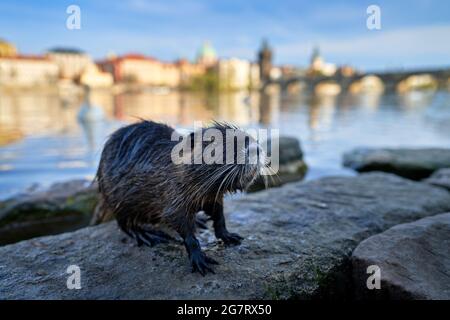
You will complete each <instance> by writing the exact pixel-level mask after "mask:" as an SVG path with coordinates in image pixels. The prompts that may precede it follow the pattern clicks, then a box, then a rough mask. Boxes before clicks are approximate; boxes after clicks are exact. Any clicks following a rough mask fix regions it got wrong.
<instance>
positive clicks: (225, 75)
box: [216, 58, 259, 90]
mask: <svg viewBox="0 0 450 320" xmlns="http://www.w3.org/2000/svg"><path fill="white" fill-rule="evenodd" d="M216 72H217V74H218V79H219V87H220V89H221V90H240V89H248V88H252V87H253V88H256V87H258V86H259V66H258V65H256V64H252V63H250V62H249V61H247V60H242V59H237V58H231V59H223V60H219V62H218V63H217V65H216Z"/></svg>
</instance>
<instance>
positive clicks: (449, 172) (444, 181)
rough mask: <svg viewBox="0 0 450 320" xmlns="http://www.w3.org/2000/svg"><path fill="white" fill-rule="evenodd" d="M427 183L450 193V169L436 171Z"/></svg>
mask: <svg viewBox="0 0 450 320" xmlns="http://www.w3.org/2000/svg"><path fill="white" fill-rule="evenodd" d="M425 182H426V183H429V184H432V185H435V186H438V187H442V188H446V189H447V190H449V191H450V168H448V169H440V170H438V171H436V172H435V173H433V174H432V175H431V177H429V178H428V179H426V180H425Z"/></svg>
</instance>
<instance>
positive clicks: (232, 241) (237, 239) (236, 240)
mask: <svg viewBox="0 0 450 320" xmlns="http://www.w3.org/2000/svg"><path fill="white" fill-rule="evenodd" d="M216 237H217V238H218V239H220V240H222V241H223V243H225V244H226V245H229V246H232V245H238V244H241V241H242V240H243V239H244V238H243V237H241V236H240V235H238V234H237V233H232V232H228V231H227V230H226V229H225V231H223V232H221V233H219V234H218V235H217V236H216Z"/></svg>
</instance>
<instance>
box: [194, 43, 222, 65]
mask: <svg viewBox="0 0 450 320" xmlns="http://www.w3.org/2000/svg"><path fill="white" fill-rule="evenodd" d="M216 61H217V54H216V50H214V48H213V47H212V46H211V44H210V43H209V42H205V43H204V44H203V45H202V47H201V48H200V50H199V51H198V54H197V62H198V63H204V64H212V63H215V62H216Z"/></svg>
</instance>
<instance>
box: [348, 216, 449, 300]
mask: <svg viewBox="0 0 450 320" xmlns="http://www.w3.org/2000/svg"><path fill="white" fill-rule="evenodd" d="M352 264H353V272H354V284H355V289H356V296H357V297H359V298H376V299H445V300H448V299H450V213H444V214H440V215H436V216H433V217H427V218H424V219H420V220H417V221H414V222H411V223H406V224H401V225H397V226H395V227H393V228H391V229H389V230H387V231H385V232H383V233H381V234H378V235H375V236H372V237H370V238H368V239H366V240H364V241H363V242H362V243H361V244H360V245H359V246H358V247H357V248H356V250H355V251H354V253H353V257H352ZM370 265H377V266H378V267H379V268H380V276H381V277H380V278H381V284H380V289H379V290H377V289H372V290H369V289H368V288H367V285H366V281H367V277H368V276H369V275H368V274H367V267H368V266H370Z"/></svg>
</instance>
